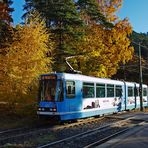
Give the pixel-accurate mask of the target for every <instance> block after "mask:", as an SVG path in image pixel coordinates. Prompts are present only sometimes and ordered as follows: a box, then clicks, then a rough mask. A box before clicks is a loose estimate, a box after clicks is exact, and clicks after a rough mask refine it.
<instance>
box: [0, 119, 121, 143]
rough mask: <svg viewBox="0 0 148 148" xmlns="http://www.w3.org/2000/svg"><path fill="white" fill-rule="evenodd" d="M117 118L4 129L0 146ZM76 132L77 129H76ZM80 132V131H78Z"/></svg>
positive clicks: (1, 133)
mask: <svg viewBox="0 0 148 148" xmlns="http://www.w3.org/2000/svg"><path fill="white" fill-rule="evenodd" d="M117 120H119V119H106V118H104V117H101V118H89V119H85V120H84V119H83V120H79V121H78V122H76V123H70V124H69V123H67V124H64V125H56V126H47V127H44V126H41V127H38V128H36V127H34V128H31V127H30V128H17V129H10V130H5V131H0V146H2V145H5V144H7V143H18V141H19V143H23V142H24V141H27V140H28V139H32V138H34V137H39V136H40V135H44V134H49V133H53V132H54V133H59V132H60V133H64V132H65V131H66V130H70V129H71V128H74V129H78V128H80V129H81V128H82V127H83V128H84V127H85V126H86V127H87V126H88V125H93V124H94V125H95V124H97V126H102V125H105V124H107V123H108V122H115V121H117ZM76 132H77V131H76ZM79 132H80V131H79Z"/></svg>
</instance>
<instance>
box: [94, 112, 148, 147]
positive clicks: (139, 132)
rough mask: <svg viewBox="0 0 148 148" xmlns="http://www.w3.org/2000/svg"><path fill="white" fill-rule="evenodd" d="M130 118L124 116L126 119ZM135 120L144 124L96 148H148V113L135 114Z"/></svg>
mask: <svg viewBox="0 0 148 148" xmlns="http://www.w3.org/2000/svg"><path fill="white" fill-rule="evenodd" d="M129 116H130V115H123V117H124V118H128V117H129ZM133 119H135V120H140V121H143V122H142V123H141V124H140V125H138V126H136V127H134V128H131V129H130V130H129V131H128V132H126V133H125V134H122V135H120V136H117V137H115V138H113V139H111V140H109V141H108V142H106V143H104V144H102V145H99V146H97V147H96V148H148V113H144V112H140V113H134V117H133Z"/></svg>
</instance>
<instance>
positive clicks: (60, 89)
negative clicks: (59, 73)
mask: <svg viewBox="0 0 148 148" xmlns="http://www.w3.org/2000/svg"><path fill="white" fill-rule="evenodd" d="M58 101H63V81H61V80H60V81H59V87H58Z"/></svg>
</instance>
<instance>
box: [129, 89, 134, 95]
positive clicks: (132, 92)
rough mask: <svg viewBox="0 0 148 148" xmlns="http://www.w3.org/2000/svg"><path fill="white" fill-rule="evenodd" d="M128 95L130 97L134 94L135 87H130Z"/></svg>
mask: <svg viewBox="0 0 148 148" xmlns="http://www.w3.org/2000/svg"><path fill="white" fill-rule="evenodd" d="M128 96H129V97H132V96H134V89H133V87H128Z"/></svg>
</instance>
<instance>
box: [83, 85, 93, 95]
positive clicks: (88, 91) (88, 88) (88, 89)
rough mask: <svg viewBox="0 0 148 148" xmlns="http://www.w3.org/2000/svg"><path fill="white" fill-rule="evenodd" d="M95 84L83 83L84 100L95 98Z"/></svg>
mask: <svg viewBox="0 0 148 148" xmlns="http://www.w3.org/2000/svg"><path fill="white" fill-rule="evenodd" d="M94 96H95V95H94V83H83V98H94Z"/></svg>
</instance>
